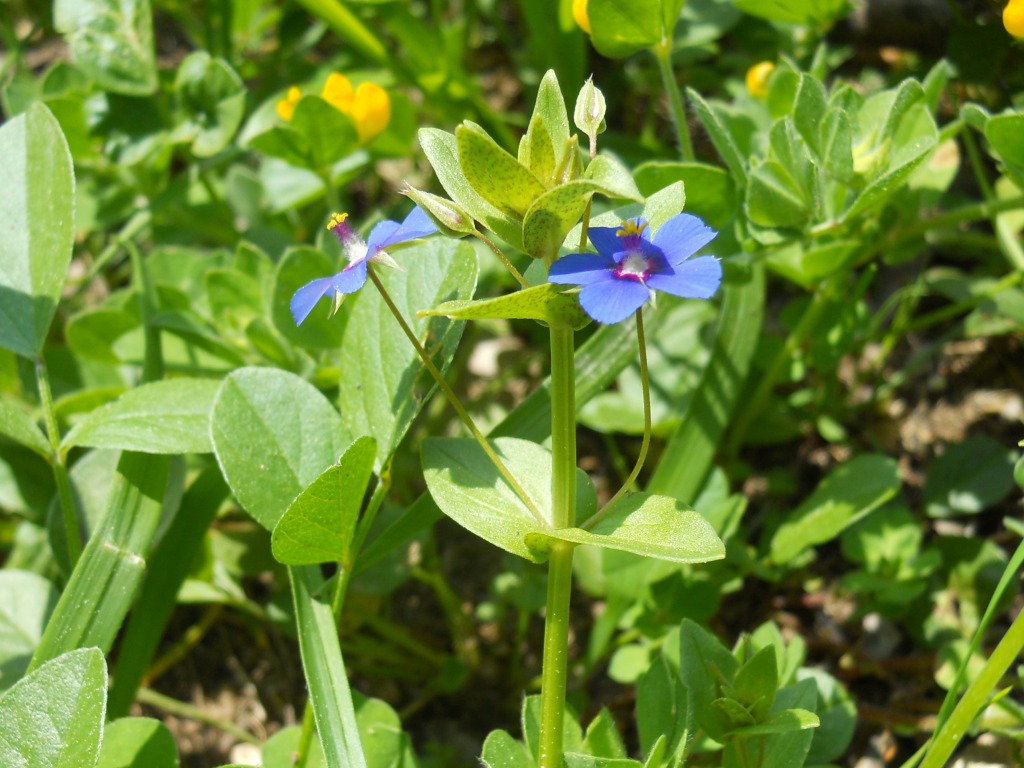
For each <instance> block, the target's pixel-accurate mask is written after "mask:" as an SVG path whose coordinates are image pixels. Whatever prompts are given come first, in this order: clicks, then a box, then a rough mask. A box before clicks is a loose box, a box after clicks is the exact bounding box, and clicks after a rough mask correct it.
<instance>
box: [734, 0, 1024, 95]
mask: <svg viewBox="0 0 1024 768" xmlns="http://www.w3.org/2000/svg"><path fill="white" fill-rule="evenodd" d="M1021 1H1022V2H1024V0H1021ZM774 71H775V65H774V64H773V63H772V62H770V61H762V62H760V63H758V64H755V65H754V66H752V67H751V68H750V69H748V70H747V90H748V91H749V92H750V95H751V96H753V97H754V98H755V99H763V98H764V97H765V96H767V95H768V81H769V80H770V79H771V77H772V72H774Z"/></svg>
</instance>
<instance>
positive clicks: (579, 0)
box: [572, 0, 590, 35]
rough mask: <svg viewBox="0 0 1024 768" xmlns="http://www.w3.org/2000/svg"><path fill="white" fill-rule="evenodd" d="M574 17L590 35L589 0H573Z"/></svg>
mask: <svg viewBox="0 0 1024 768" xmlns="http://www.w3.org/2000/svg"><path fill="white" fill-rule="evenodd" d="M572 17H573V18H574V19H576V23H577V24H579V25H580V29H582V30H583V31H584V32H586V33H587V34H588V35H589V34H590V17H589V16H588V15H587V0H572Z"/></svg>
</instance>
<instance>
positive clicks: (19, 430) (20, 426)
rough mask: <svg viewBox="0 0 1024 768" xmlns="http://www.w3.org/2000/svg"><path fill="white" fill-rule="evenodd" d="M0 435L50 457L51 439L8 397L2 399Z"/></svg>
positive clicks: (45, 457) (46, 457) (0, 406)
mask: <svg viewBox="0 0 1024 768" xmlns="http://www.w3.org/2000/svg"><path fill="white" fill-rule="evenodd" d="M0 435H4V436H5V437H9V438H10V439H11V440H13V441H14V442H16V443H20V444H21V445H23V446H25V447H26V448H31V449H32V450H33V451H35V452H36V453H38V454H39V455H40V456H42V457H43V458H44V459H49V457H50V441H49V440H47V439H46V436H45V435H44V434H43V432H42V430H40V429H39V426H38V425H37V424H36V422H35V420H34V419H33V418H32V417H31V416H29V415H28V414H27V413H25V412H24V411H23V410H21V409H20V408H18V407H17V406H15V405H13V404H11V403H9V402H8V401H7V400H6V399H4V400H0Z"/></svg>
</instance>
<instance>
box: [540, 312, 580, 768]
mask: <svg viewBox="0 0 1024 768" xmlns="http://www.w3.org/2000/svg"><path fill="white" fill-rule="evenodd" d="M550 336H551V454H552V456H551V500H552V517H553V520H552V525H553V527H555V528H567V527H569V526H571V525H573V523H574V522H575V518H576V377H575V373H576V372H575V364H574V357H573V331H572V329H571V328H556V327H552V328H551V331H550ZM573 550H574V547H573V545H571V544H568V543H565V542H557V543H556V544H555V545H554V546H553V547H552V549H551V559H550V561H549V562H548V595H547V610H546V612H545V614H544V657H543V661H542V671H541V691H540V697H541V715H540V766H541V768H561V765H562V737H563V730H564V726H563V723H564V720H565V691H566V683H567V680H568V676H569V672H568V669H569V664H568V657H569V604H570V599H571V596H572V554H573Z"/></svg>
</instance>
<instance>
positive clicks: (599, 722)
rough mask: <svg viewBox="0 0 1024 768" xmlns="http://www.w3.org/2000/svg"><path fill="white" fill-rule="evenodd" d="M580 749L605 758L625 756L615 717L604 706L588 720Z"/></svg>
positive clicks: (624, 748)
mask: <svg viewBox="0 0 1024 768" xmlns="http://www.w3.org/2000/svg"><path fill="white" fill-rule="evenodd" d="M581 751H582V752H585V753H586V754H588V755H596V756H598V757H606V758H624V757H626V747H625V745H624V744H623V743H622V736H620V735H619V729H618V728H617V727H616V725H615V718H614V717H612V713H611V712H609V711H608V710H607V709H606V708H605V707H601V711H600V712H598V713H597V717H595V718H594V719H593V720H591V721H590V725H588V726H587V732H586V733H585V734H584V735H583V746H582V747H581Z"/></svg>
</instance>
